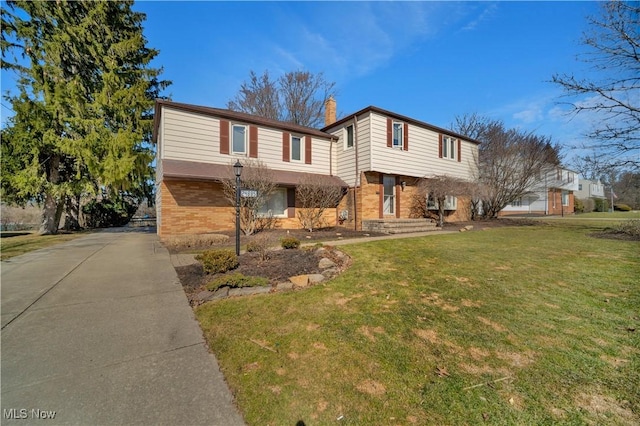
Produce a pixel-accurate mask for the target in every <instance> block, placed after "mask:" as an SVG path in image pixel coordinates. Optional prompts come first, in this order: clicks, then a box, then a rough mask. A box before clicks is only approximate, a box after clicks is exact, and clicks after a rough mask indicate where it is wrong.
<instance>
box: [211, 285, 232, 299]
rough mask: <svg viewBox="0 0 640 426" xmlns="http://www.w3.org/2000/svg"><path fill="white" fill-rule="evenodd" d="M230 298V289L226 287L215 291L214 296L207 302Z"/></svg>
mask: <svg viewBox="0 0 640 426" xmlns="http://www.w3.org/2000/svg"><path fill="white" fill-rule="evenodd" d="M228 296H229V287H227V286H224V287H220V288H218V289H217V290H216V291H214V292H213V294H212V295H211V296H210V297H209V298H208V299H207V300H217V299H224V298H225V297H228Z"/></svg>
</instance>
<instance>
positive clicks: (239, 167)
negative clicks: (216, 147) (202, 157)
mask: <svg viewBox="0 0 640 426" xmlns="http://www.w3.org/2000/svg"><path fill="white" fill-rule="evenodd" d="M233 173H234V174H235V175H236V256H240V175H241V174H242V164H240V160H236V164H234V165H233Z"/></svg>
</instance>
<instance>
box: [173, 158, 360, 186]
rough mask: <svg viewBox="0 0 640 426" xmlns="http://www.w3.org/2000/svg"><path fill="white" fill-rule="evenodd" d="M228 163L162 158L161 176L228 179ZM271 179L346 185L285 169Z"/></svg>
mask: <svg viewBox="0 0 640 426" xmlns="http://www.w3.org/2000/svg"><path fill="white" fill-rule="evenodd" d="M230 167H231V165H230V164H213V163H198V162H195V161H182V160H162V176H163V178H164V179H166V178H174V179H189V180H212V181H218V182H219V181H221V180H223V179H228V178H229V177H230V176H229V172H230V170H229V168H230ZM271 173H272V174H273V180H274V181H275V182H276V183H277V184H278V185H282V186H296V185H299V184H300V182H301V181H303V179H304V178H307V177H310V178H312V179H313V182H315V183H324V184H331V185H340V186H342V187H344V188H346V187H348V186H349V185H347V184H346V183H345V182H344V181H343V180H342V179H340V178H339V177H337V176H329V175H320V174H314V173H302V172H291V171H286V170H273V169H271Z"/></svg>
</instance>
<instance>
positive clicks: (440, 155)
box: [438, 134, 442, 158]
mask: <svg viewBox="0 0 640 426" xmlns="http://www.w3.org/2000/svg"><path fill="white" fill-rule="evenodd" d="M438 157H440V158H442V134H439V135H438Z"/></svg>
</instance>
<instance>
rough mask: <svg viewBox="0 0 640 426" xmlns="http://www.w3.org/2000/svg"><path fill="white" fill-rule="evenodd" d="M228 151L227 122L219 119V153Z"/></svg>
mask: <svg viewBox="0 0 640 426" xmlns="http://www.w3.org/2000/svg"><path fill="white" fill-rule="evenodd" d="M228 153H229V122H228V121H227V120H220V154H228Z"/></svg>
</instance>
